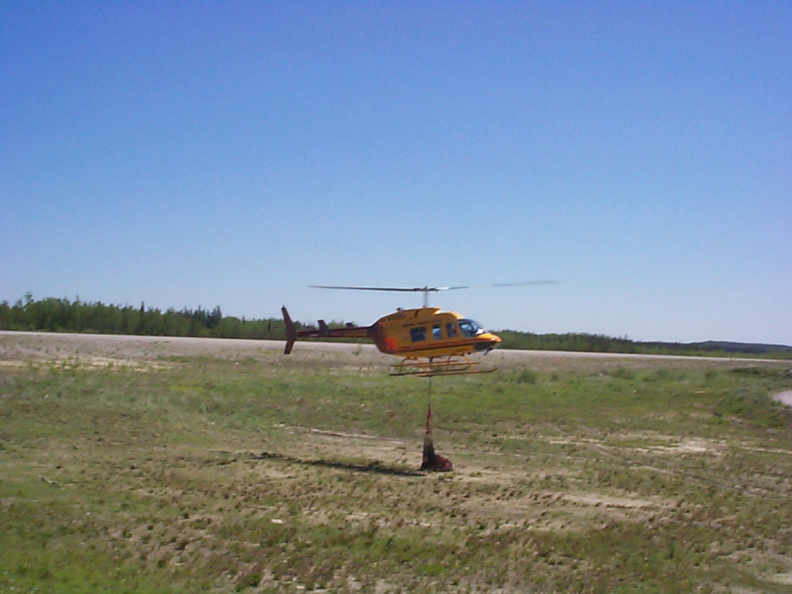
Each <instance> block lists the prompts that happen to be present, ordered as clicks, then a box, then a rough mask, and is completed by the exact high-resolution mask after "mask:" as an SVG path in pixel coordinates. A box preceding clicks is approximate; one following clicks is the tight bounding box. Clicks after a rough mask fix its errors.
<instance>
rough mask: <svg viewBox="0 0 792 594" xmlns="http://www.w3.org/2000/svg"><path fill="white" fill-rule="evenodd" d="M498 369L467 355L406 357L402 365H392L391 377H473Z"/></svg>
mask: <svg viewBox="0 0 792 594" xmlns="http://www.w3.org/2000/svg"><path fill="white" fill-rule="evenodd" d="M497 369H498V368H497V367H486V366H483V365H481V364H480V363H479V362H478V361H471V360H470V359H469V358H468V357H467V355H448V356H446V357H406V358H405V359H403V360H402V362H401V363H399V364H397V365H391V372H390V375H417V376H419V377H435V376H440V375H471V374H474V373H492V372H493V371H496V370H497Z"/></svg>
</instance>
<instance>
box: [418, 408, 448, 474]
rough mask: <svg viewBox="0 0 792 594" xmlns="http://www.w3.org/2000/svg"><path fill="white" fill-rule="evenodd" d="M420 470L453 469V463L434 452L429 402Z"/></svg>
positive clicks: (440, 470) (442, 470)
mask: <svg viewBox="0 0 792 594" xmlns="http://www.w3.org/2000/svg"><path fill="white" fill-rule="evenodd" d="M421 470H434V471H436V472H450V471H452V470H454V465H453V464H451V460H449V459H448V458H445V457H444V456H441V455H440V454H436V453H435V450H434V441H433V439H432V405H431V404H430V405H429V407H428V408H427V410H426V435H424V443H423V462H422V463H421Z"/></svg>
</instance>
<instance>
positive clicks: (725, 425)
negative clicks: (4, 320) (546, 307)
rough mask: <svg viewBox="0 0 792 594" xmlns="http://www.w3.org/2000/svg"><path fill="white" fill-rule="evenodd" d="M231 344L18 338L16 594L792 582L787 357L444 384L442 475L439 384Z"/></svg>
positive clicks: (12, 522) (13, 443)
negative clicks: (430, 434) (428, 437)
mask: <svg viewBox="0 0 792 594" xmlns="http://www.w3.org/2000/svg"><path fill="white" fill-rule="evenodd" d="M218 344H219V343H218ZM212 345H213V343H211V342H208V343H207V342H200V343H194V342H189V341H156V342H148V341H139V340H136V339H134V338H132V337H127V338H125V339H119V340H116V341H107V340H104V341H94V340H91V339H90V338H87V337H66V336H64V337H59V336H52V335H8V334H0V591H3V592H10V591H15V592H99V591H113V592H118V591H142V592H179V591H183V592H196V591H216V592H233V591H279V592H280V591H285V592H298V591H306V590H309V591H310V590H313V591H316V590H325V591H333V592H338V591H341V592H343V591H350V592H354V591H360V592H397V591H417V592H421V591H424V592H436V591H447V592H468V591H471V592H482V591H487V592H494V591H500V592H552V591H561V592H633V591H643V592H671V591H703V592H742V593H745V592H788V591H790V590H791V589H792V506H790V498H791V497H792V427H791V425H790V415H789V413H788V411H787V410H786V409H785V408H784V407H783V406H782V405H780V404H778V403H775V402H773V401H772V400H771V399H770V397H769V396H770V395H771V394H773V393H775V392H780V391H781V390H788V389H791V388H792V373H790V363H789V362H786V363H784V362H761V361H755V362H745V361H730V360H719V361H703V360H694V359H690V360H671V359H641V358H630V359H623V358H618V357H612V358H602V357H597V358H594V357H592V358H587V357H576V358H564V357H551V356H543V357H541V358H538V357H537V358H535V359H532V358H526V359H524V360H519V359H516V358H508V359H503V360H502V362H501V370H500V371H498V372H497V373H495V374H490V375H479V376H460V377H452V378H435V379H433V380H432V409H433V413H434V436H435V447H436V449H437V451H438V452H439V453H441V454H443V455H444V456H447V457H449V458H450V459H451V461H452V462H453V464H454V467H455V470H454V472H451V473H421V472H419V471H418V468H419V466H420V464H421V446H422V439H423V431H424V422H425V414H426V404H427V394H428V380H426V379H422V378H392V377H389V376H388V375H387V364H388V363H389V362H391V361H390V360H388V359H385V358H383V357H382V356H380V355H378V354H376V353H372V352H371V351H369V350H363V349H360V348H359V347H354V345H350V348H349V350H347V351H345V352H340V353H335V352H318V351H311V350H308V348H307V347H305V346H303V347H302V348H300V347H299V346H298V348H297V349H296V350H295V353H294V354H293V355H292V356H290V357H284V356H283V355H281V354H280V353H279V352H278V351H276V350H267V348H241V347H240V348H236V347H234V346H233V345H232V346H228V344H227V343H222V347H219V346H212ZM492 356H493V357H495V359H494V360H495V361H498V359H497V357H498V354H497V353H495V354H494V355H492Z"/></svg>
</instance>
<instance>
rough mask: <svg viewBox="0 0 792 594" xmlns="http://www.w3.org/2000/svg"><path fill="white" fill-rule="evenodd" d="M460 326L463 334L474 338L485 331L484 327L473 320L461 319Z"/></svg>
mask: <svg viewBox="0 0 792 594" xmlns="http://www.w3.org/2000/svg"><path fill="white" fill-rule="evenodd" d="M459 328H460V330H462V334H464V335H465V337H467V338H473V337H474V336H478V335H479V334H483V333H484V332H485V330H484V328H482V327H481V326H479V325H478V324H477V323H476V322H474V321H473V320H459Z"/></svg>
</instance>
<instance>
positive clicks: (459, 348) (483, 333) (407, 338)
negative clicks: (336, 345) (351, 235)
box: [281, 281, 555, 377]
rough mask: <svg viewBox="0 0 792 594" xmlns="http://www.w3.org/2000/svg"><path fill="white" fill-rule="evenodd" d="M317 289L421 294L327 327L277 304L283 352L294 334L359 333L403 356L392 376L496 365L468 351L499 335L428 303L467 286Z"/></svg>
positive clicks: (482, 348)
mask: <svg viewBox="0 0 792 594" xmlns="http://www.w3.org/2000/svg"><path fill="white" fill-rule="evenodd" d="M554 282H555V281H533V282H527V283H504V284H499V285H485V286H490V287H503V286H512V285H527V284H547V283H554ZM310 287H311V288H316V289H340V290H347V291H397V292H412V293H423V294H424V302H423V307H418V308H413V309H401V308H399V309H398V310H397V311H395V312H393V313H391V314H388V315H386V316H383V317H381V318H380V319H379V320H377V321H376V322H374V323H373V324H372V325H371V326H354V325H352V324H347V325H346V326H345V327H342V328H330V327H328V325H327V323H326V322H325V321H324V320H319V324H318V325H319V328H318V329H317V328H314V329H307V330H297V329H296V328H295V325H294V322H293V321H292V319H291V317H290V315H289V312H288V310H287V309H286V307H285V306H284V307H282V308H281V312H282V314H283V320H284V323H285V324H286V346H285V348H284V351H283V352H284V354H286V355H288V354H290V353H291V352H292V349H293V347H294V343H295V341H296V340H297V339H298V338H331V339H332V338H362V339H368V340H371V341H372V342H373V343H374V345H375V346H376V347H377V349H379V351H380V352H382V353H385V354H386V355H394V356H397V357H402V360H401V362H400V363H398V364H395V365H392V366H391V373H390V375H418V376H423V377H432V376H437V375H460V374H473V373H491V372H493V371H496V369H497V368H495V367H486V366H483V365H481V364H480V362H479V361H472V360H471V359H470V355H472V354H476V353H483V354H487V353H489V352H490V351H491V350H492V349H494V348H496V347H497V346H498V345H499V344H500V343H501V338H500V337H499V336H497V335H496V334H493V333H492V332H489V331H488V330H486V329H485V328H484V327H483V326H481V325H480V324H479V323H478V322H476V321H474V320H472V319H470V318H466V317H464V316H462V315H460V314H458V313H456V312H452V311H442V310H441V309H440V308H439V307H430V306H429V304H428V295H429V293H434V292H438V291H447V290H454V289H468V288H472V287H471V286H457V287H429V286H425V287H413V288H400V287H346V286H331V285H310Z"/></svg>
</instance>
